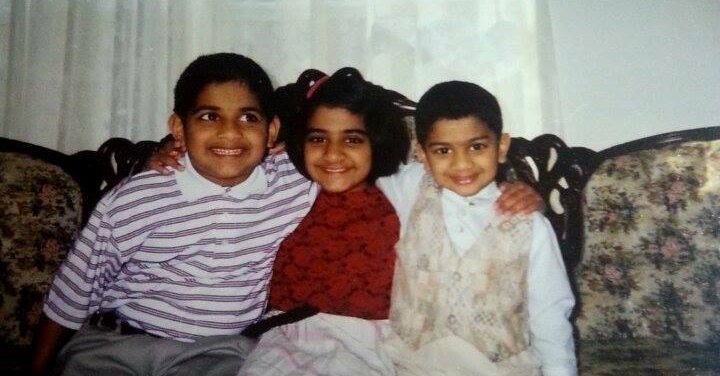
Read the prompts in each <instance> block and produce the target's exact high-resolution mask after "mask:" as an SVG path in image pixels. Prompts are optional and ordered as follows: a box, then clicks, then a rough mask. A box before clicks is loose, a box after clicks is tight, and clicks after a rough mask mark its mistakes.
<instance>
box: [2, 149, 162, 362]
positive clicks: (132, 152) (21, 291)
mask: <svg viewBox="0 0 720 376" xmlns="http://www.w3.org/2000/svg"><path fill="white" fill-rule="evenodd" d="M153 144H154V143H148V142H145V143H139V144H138V145H135V144H133V143H132V142H130V141H128V140H124V139H111V140H109V141H107V142H106V143H104V144H103V146H101V147H100V149H99V150H98V151H83V152H79V153H77V154H74V155H71V156H70V155H65V154H62V153H59V152H56V151H53V150H50V149H46V148H43V147H39V146H36V145H31V144H27V143H23V142H19V141H15V140H9V139H5V138H0V333H2V336H0V375H3V376H6V375H22V374H26V372H25V371H26V369H25V368H24V367H25V366H26V365H27V364H28V362H29V357H30V354H31V350H30V348H31V342H32V339H33V336H34V332H35V327H36V325H37V323H38V319H39V317H40V313H41V306H42V301H43V297H44V295H45V293H46V292H47V289H48V287H49V284H50V280H51V278H52V276H53V274H54V273H55V270H56V269H57V267H58V266H59V265H60V262H62V260H63V259H64V257H65V254H66V253H67V249H68V247H69V245H70V244H71V242H72V239H73V236H74V234H75V232H76V231H77V229H78V228H79V227H80V226H81V225H82V223H84V221H85V220H86V219H87V217H88V216H89V214H90V212H91V210H92V209H93V207H94V206H95V203H96V202H97V200H98V199H99V197H100V196H101V195H102V193H103V192H104V191H105V190H107V189H109V188H110V187H112V186H114V185H115V184H116V183H117V182H118V181H119V180H120V179H122V178H123V177H124V176H127V175H128V174H130V173H131V172H132V170H133V168H135V169H137V165H138V164H139V163H140V162H139V161H141V160H144V158H145V156H146V155H147V154H148V153H149V152H150V151H151V150H152V147H153Z"/></svg>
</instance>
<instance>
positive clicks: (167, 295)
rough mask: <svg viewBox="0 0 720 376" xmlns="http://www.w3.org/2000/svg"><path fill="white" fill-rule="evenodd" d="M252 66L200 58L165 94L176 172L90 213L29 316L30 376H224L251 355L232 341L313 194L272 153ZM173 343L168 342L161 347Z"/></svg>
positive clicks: (139, 182)
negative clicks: (54, 371) (34, 342)
mask: <svg viewBox="0 0 720 376" xmlns="http://www.w3.org/2000/svg"><path fill="white" fill-rule="evenodd" d="M272 90H273V89H272V85H271V83H270V80H269V78H268V76H267V74H266V73H265V72H264V71H263V69H262V68H261V67H260V66H258V65H257V64H256V63H255V62H254V61H252V60H250V59H248V58H246V57H244V56H241V55H236V54H230V53H221V54H214V55H207V56H201V57H199V58H198V59H196V60H195V61H194V62H192V63H191V64H190V65H189V66H188V67H187V68H186V69H185V71H184V72H183V73H182V74H181V76H180V78H179V80H178V82H177V85H176V87H175V106H174V113H173V114H172V115H171V116H170V119H169V121H168V123H169V127H170V131H171V132H172V133H173V135H174V137H175V138H176V139H177V140H181V142H182V143H183V144H184V146H185V147H186V149H187V151H188V152H187V154H186V156H185V157H184V158H185V159H184V162H185V163H184V165H185V166H186V169H185V170H184V171H176V172H174V173H171V174H166V175H163V174H159V173H157V172H145V173H142V174H139V175H136V176H133V177H131V178H129V179H127V180H126V181H124V182H123V183H121V184H120V185H118V186H117V187H116V188H115V189H113V190H112V191H111V192H109V193H108V194H107V195H106V196H105V197H103V199H102V200H101V201H100V202H99V203H98V205H97V207H96V209H95V211H94V213H93V215H92V216H91V218H90V220H89V222H88V224H87V226H86V227H85V229H83V231H82V232H81V233H80V234H79V236H78V238H77V240H76V242H75V244H74V246H73V248H72V249H71V251H70V253H69V254H68V257H67V259H66V260H65V262H64V263H63V264H62V266H61V267H60V269H59V270H58V272H57V274H56V276H55V279H54V281H53V284H52V286H51V288H50V291H49V293H48V296H47V299H46V302H45V305H44V307H43V313H44V315H45V317H43V319H42V322H41V334H40V338H39V341H38V346H37V347H36V353H35V357H34V362H33V372H34V373H36V374H41V373H42V372H43V370H44V369H45V368H46V365H47V364H48V363H49V360H50V359H51V358H52V355H53V354H54V351H55V350H56V349H57V348H59V345H60V344H61V343H62V342H63V337H65V336H66V335H67V333H72V331H76V330H79V331H78V332H77V333H76V334H75V335H74V336H73V337H72V338H71V339H70V341H69V342H68V344H67V345H65V346H64V347H63V348H62V350H61V352H60V354H59V355H58V358H57V359H58V363H59V364H58V369H59V370H60V371H62V373H63V374H66V375H76V374H77V375H80V374H83V375H88V374H101V373H107V374H113V375H118V374H151V375H161V374H173V375H180V374H188V375H192V374H204V375H215V374H230V373H234V372H235V371H236V370H237V369H238V368H239V366H240V364H241V362H242V360H243V359H244V355H245V353H246V352H247V351H248V350H249V349H250V347H251V346H252V343H251V342H250V341H249V340H247V339H245V338H243V337H241V336H232V334H237V333H239V332H240V331H241V330H242V329H244V328H245V327H246V326H247V325H249V324H251V323H252V322H253V321H254V320H255V319H257V317H258V316H259V315H260V314H261V312H262V310H263V309H264V307H265V301H266V295H267V283H268V281H269V279H270V273H271V270H272V262H273V259H274V256H275V252H276V251H277V248H278V246H279V244H280V242H281V241H282V240H283V239H284V238H285V236H287V235H288V234H289V233H290V232H291V231H292V230H293V229H294V228H295V227H296V226H297V224H298V223H299V222H300V221H301V220H302V218H303V217H304V216H305V214H307V212H308V210H309V209H310V206H311V203H312V201H313V199H314V197H315V195H316V193H317V192H316V188H315V187H314V186H312V185H311V184H310V182H308V181H307V180H306V179H304V178H303V177H302V176H301V175H300V174H298V173H297V172H296V170H295V168H294V167H293V166H292V164H291V163H290V161H289V159H288V158H287V156H286V154H284V153H281V154H278V155H271V156H266V155H267V153H266V150H267V147H269V146H271V145H272V144H273V143H274V142H275V138H276V137H277V133H278V129H279V121H278V119H277V117H276V116H275V114H274V111H273V106H272V100H271V98H272ZM169 339H174V340H169Z"/></svg>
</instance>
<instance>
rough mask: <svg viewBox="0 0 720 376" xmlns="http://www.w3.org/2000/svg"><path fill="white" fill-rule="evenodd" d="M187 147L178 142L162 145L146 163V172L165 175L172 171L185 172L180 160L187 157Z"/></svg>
mask: <svg viewBox="0 0 720 376" xmlns="http://www.w3.org/2000/svg"><path fill="white" fill-rule="evenodd" d="M186 152H187V150H185V145H183V143H182V142H180V141H178V140H173V141H172V142H164V143H162V144H161V145H160V146H159V147H158V149H157V150H155V152H154V153H152V155H151V156H150V158H148V160H147V162H145V168H144V171H150V170H155V171H157V172H159V173H161V174H163V175H166V174H169V173H170V172H171V171H172V170H178V171H183V170H185V166H183V165H182V164H180V158H182V157H183V155H185V153H186Z"/></svg>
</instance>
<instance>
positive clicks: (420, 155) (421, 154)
mask: <svg viewBox="0 0 720 376" xmlns="http://www.w3.org/2000/svg"><path fill="white" fill-rule="evenodd" d="M417 145H418V147H417V149H415V157H416V158H417V160H418V162H420V163H422V164H423V165H424V166H425V170H427V171H430V166H428V160H427V155H426V154H425V149H424V148H423V147H422V146H421V145H420V144H417Z"/></svg>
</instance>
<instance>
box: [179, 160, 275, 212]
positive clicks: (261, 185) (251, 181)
mask: <svg viewBox="0 0 720 376" xmlns="http://www.w3.org/2000/svg"><path fill="white" fill-rule="evenodd" d="M182 164H183V166H185V170H184V171H175V180H176V181H177V183H178V186H179V187H180V191H181V192H182V194H183V196H185V198H187V199H188V201H195V200H197V199H199V198H202V197H208V196H212V195H218V194H220V195H222V194H227V195H229V196H232V197H233V198H236V199H238V200H242V199H244V198H246V197H248V196H250V195H251V194H253V193H263V192H264V191H265V190H266V189H267V180H266V179H265V170H264V169H263V168H262V166H260V165H258V166H257V167H255V168H254V169H253V171H252V173H251V174H250V176H248V178H247V179H245V180H244V181H243V182H242V183H240V184H236V185H234V186H232V187H223V186H220V185H218V184H215V183H213V182H211V181H210V180H207V179H206V178H204V177H203V176H202V175H200V173H198V172H197V170H195V168H194V167H193V165H192V162H190V157H188V155H187V154H185V156H184V157H183V160H182Z"/></svg>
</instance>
